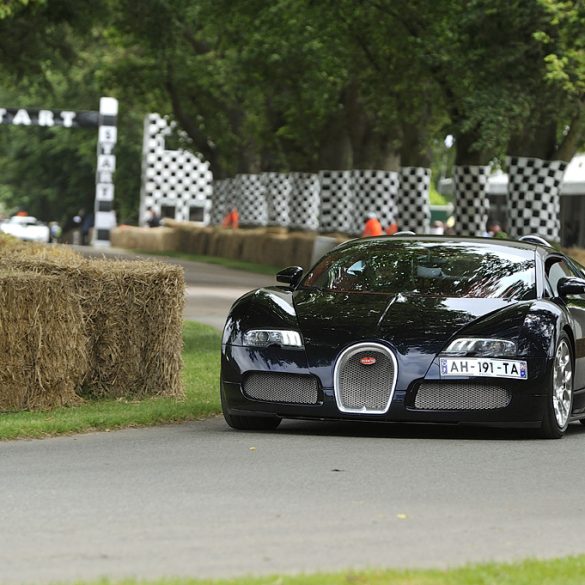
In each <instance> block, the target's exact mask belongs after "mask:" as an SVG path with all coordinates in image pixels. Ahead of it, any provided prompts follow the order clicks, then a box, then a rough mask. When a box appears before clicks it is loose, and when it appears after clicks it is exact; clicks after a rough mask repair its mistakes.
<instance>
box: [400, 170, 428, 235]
mask: <svg viewBox="0 0 585 585" xmlns="http://www.w3.org/2000/svg"><path fill="white" fill-rule="evenodd" d="M430 186H431V169H425V168H423V167H401V169H400V189H399V192H398V225H399V227H400V229H401V230H411V231H413V232H415V233H416V234H427V233H429V231H430V228H431V203H430V200H429V188H430Z"/></svg>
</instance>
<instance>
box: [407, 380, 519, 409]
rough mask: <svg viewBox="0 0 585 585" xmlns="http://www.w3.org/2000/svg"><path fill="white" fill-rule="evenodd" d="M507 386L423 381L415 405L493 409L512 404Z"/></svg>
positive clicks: (437, 407) (438, 407) (422, 406)
mask: <svg viewBox="0 0 585 585" xmlns="http://www.w3.org/2000/svg"><path fill="white" fill-rule="evenodd" d="M510 400H511V395H510V392H509V391H508V390H507V389H506V388H502V387H501V386H495V385H489V384H470V383H467V382H461V383H459V382H458V383H450V384H448V383H443V382H439V383H423V384H421V385H420V387H419V389H418V392H417V393H416V399H415V401H414V405H415V406H416V408H422V409H425V410H491V409H494V408H504V407H506V406H508V404H510Z"/></svg>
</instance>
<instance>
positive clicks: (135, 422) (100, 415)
mask: <svg viewBox="0 0 585 585" xmlns="http://www.w3.org/2000/svg"><path fill="white" fill-rule="evenodd" d="M183 342H184V349H183V360H184V366H185V367H184V370H183V379H184V382H185V391H186V397H185V399H184V400H176V399H173V398H150V399H146V400H141V401H136V402H130V401H123V400H103V401H94V402H86V403H85V404H82V405H80V406H75V407H70V408H58V409H55V410H50V411H46V412H42V411H41V412H38V411H35V412H15V413H4V414H0V440H7V439H21V438H29V439H30V438H40V437H47V436H52V435H61V434H70V433H82V432H88V431H106V430H111V429H118V428H122V427H138V426H152V425H157V424H164V423H173V422H179V421H186V420H194V419H198V418H203V417H206V416H209V415H212V414H216V413H218V412H220V410H221V407H220V402H219V390H218V383H219V360H220V344H221V337H220V334H219V333H218V332H217V331H216V330H215V329H213V328H212V327H208V326H206V325H201V324H199V323H193V322H191V321H187V322H185V323H184V326H183Z"/></svg>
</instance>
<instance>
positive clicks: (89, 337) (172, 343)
mask: <svg viewBox="0 0 585 585" xmlns="http://www.w3.org/2000/svg"><path fill="white" fill-rule="evenodd" d="M0 267H4V268H11V269H13V270H21V271H22V270H26V271H29V272H34V273H37V274H39V275H55V276H56V275H59V276H62V277H64V278H65V280H66V281H67V282H69V283H70V284H71V286H72V288H73V290H74V294H75V295H76V298H77V302H78V303H79V305H80V307H81V310H82V314H83V320H82V325H83V328H84V334H85V341H84V343H85V346H84V347H85V351H86V354H87V356H88V358H87V360H88V362H87V363H88V366H87V372H86V376H85V379H84V382H83V388H84V389H83V395H84V396H91V397H107V398H118V397H127V398H136V397H139V398H140V397H143V396H181V395H182V392H183V390H182V385H181V379H180V372H181V349H182V345H181V344H182V336H181V332H182V329H181V327H182V307H183V295H184V277H183V271H182V268H180V267H177V266H171V265H167V264H164V263H159V262H148V261H125V262H121V261H116V260H93V259H92V260H88V259H84V258H82V257H81V256H79V255H76V256H75V257H73V258H70V259H68V261H67V262H65V261H61V262H57V261H50V260H37V259H35V258H26V257H23V256H15V257H2V258H0Z"/></svg>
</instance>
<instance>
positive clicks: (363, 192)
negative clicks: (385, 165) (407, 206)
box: [351, 170, 400, 235]
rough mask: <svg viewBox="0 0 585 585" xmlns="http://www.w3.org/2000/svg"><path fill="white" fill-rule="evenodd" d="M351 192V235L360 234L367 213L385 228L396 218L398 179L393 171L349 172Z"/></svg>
mask: <svg viewBox="0 0 585 585" xmlns="http://www.w3.org/2000/svg"><path fill="white" fill-rule="evenodd" d="M351 177H352V190H353V212H352V224H351V233H353V234H356V235H358V234H361V233H362V231H363V229H364V223H365V221H366V218H367V215H368V213H375V214H376V217H377V218H378V220H379V221H380V223H381V224H382V227H384V229H385V228H387V227H388V226H389V225H390V224H391V223H394V222H395V221H396V220H397V217H398V211H397V208H396V200H397V198H398V187H399V184H400V178H399V176H398V173H396V172H393V171H371V170H361V171H360V170H356V171H351Z"/></svg>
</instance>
